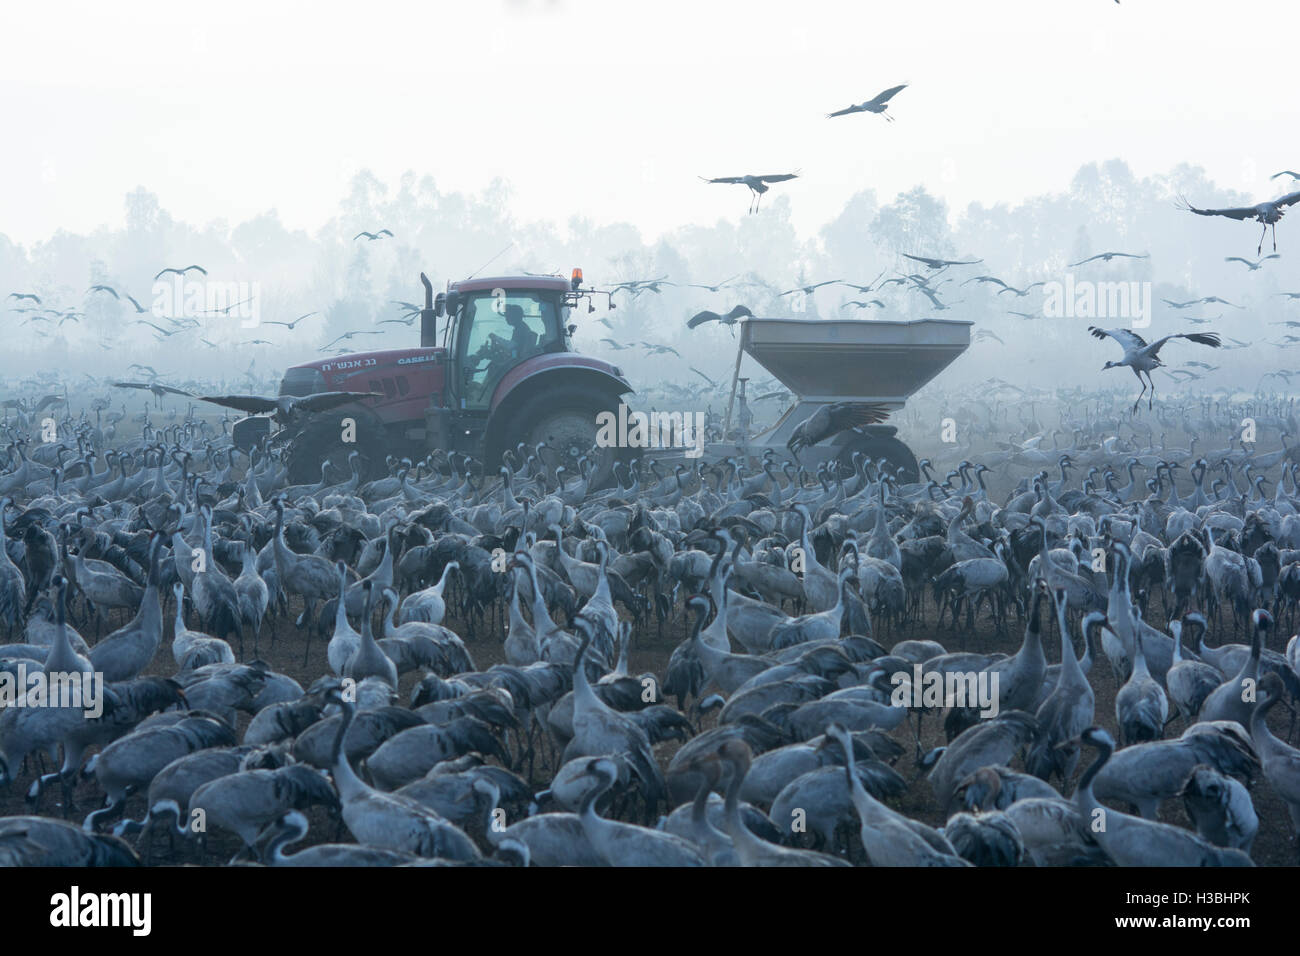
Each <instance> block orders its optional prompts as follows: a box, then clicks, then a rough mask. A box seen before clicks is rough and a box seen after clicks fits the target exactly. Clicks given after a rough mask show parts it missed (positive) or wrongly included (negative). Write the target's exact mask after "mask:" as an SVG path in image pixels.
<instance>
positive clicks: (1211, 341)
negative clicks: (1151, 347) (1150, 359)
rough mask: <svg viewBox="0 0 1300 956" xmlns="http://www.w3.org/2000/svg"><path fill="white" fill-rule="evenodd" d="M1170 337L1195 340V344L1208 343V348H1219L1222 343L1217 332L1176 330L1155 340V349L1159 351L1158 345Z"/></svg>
mask: <svg viewBox="0 0 1300 956" xmlns="http://www.w3.org/2000/svg"><path fill="white" fill-rule="evenodd" d="M1170 339H1187V341H1189V342H1195V343H1196V344H1197V345H1208V346H1210V348H1215V349H1217V348H1221V347H1222V345H1223V343H1222V342H1221V341H1220V340H1219V333H1218V332H1177V333H1175V334H1173V335H1166V336H1165V337H1164V338H1163V339H1157V340H1156V347H1155V351H1157V352H1159V351H1160V346H1162V345H1164V344H1165V343H1166V342H1168V341H1169V340H1170Z"/></svg>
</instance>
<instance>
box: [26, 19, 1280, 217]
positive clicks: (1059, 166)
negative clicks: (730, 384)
mask: <svg viewBox="0 0 1300 956" xmlns="http://www.w3.org/2000/svg"><path fill="white" fill-rule="evenodd" d="M187 8H188V9H187ZM1298 19H1300V12H1297V8H1295V7H1294V5H1293V4H1287V3H1283V2H1276V3H1268V2H1242V0H1239V2H1235V3H1230V4H1225V3H1223V2H1208V0H1160V2H1157V0H1124V4H1123V6H1118V5H1116V4H1115V3H1113V2H1112V0H989V2H973V0H904V2H870V3H868V2H861V0H856V2H854V0H839V2H819V0H799V2H797V3H796V2H788V0H787V2H768V0H745V2H735V3H733V2H717V0H695V2H679V0H656V2H642V3H630V2H622V0H604V2H600V0H594V2H578V0H480V2H465V3H441V2H432V3H431V2H403V3H396V2H387V0H366V2H364V3H356V2H347V3H340V2H333V0H326V2H280V0H259V2H245V0H226V2H223V3H220V4H216V3H213V4H205V5H203V6H201V7H200V6H199V5H195V4H185V5H183V4H178V3H176V2H174V0H171V2H152V0H150V2H129V3H125V4H112V3H103V2H102V0H101V2H94V3H88V2H87V3H81V2H78V3H60V2H47V0H43V2H39V3H24V4H21V5H18V4H15V3H6V4H4V6H3V7H0V37H3V42H4V55H3V57H0V115H3V116H4V118H5V120H4V129H5V131H6V132H5V143H4V146H3V148H2V149H0V182H3V183H4V184H5V187H4V188H3V189H0V232H2V233H4V234H6V235H8V236H9V237H10V238H11V239H14V240H16V241H19V242H31V241H34V240H39V239H43V238H46V237H48V236H50V235H51V234H52V233H54V232H55V231H56V230H58V229H67V230H72V231H78V232H82V231H89V230H92V229H94V228H95V227H96V226H99V225H103V224H111V225H117V224H119V223H120V222H121V221H122V217H123V208H124V207H123V196H124V194H125V193H126V192H128V191H129V190H130V189H132V188H134V187H135V186H137V185H143V186H145V187H146V188H148V189H150V190H152V191H153V192H155V193H157V194H158V196H159V198H160V201H161V203H162V205H163V207H164V208H165V209H167V210H168V211H169V212H171V213H172V215H174V216H176V217H178V218H181V219H184V220H187V221H190V222H193V223H205V222H208V221H210V220H212V219H216V218H225V219H226V220H228V221H229V222H230V223H231V224H234V223H237V222H239V221H242V220H245V219H247V218H250V217H252V216H254V215H256V214H259V213H262V212H265V211H266V210H269V209H273V208H274V209H276V210H278V212H279V214H280V216H281V218H282V220H283V221H284V222H285V223H286V224H287V225H288V226H290V227H295V228H305V229H308V230H315V229H316V228H318V227H319V226H321V225H322V224H323V223H324V222H325V221H326V220H328V219H329V218H330V217H331V216H333V215H334V214H335V212H336V211H337V208H338V202H339V200H340V199H341V198H342V196H343V195H344V193H345V190H346V186H347V183H348V180H349V179H350V178H351V176H352V175H353V173H355V172H356V171H357V170H358V169H360V168H369V169H370V170H372V171H373V172H374V173H375V174H376V175H378V176H379V177H380V178H381V179H383V180H385V181H387V182H389V183H390V185H395V183H396V179H397V177H398V176H399V175H400V174H401V173H402V172H404V171H406V170H408V169H409V170H414V171H415V172H416V173H418V174H421V175H423V174H430V175H432V176H433V177H434V178H435V179H436V181H437V183H438V185H439V187H440V188H441V189H443V190H453V189H459V190H468V191H477V190H479V189H481V188H482V187H483V186H485V185H486V184H487V183H488V182H490V180H491V179H492V178H493V177H495V176H502V177H505V178H506V179H508V180H509V181H510V183H511V185H512V186H513V190H514V196H515V200H516V202H517V215H518V216H519V218H520V219H522V220H525V221H527V220H534V219H554V220H557V221H559V222H564V221H565V220H566V219H567V218H568V217H569V216H570V215H574V214H577V215H582V216H585V217H588V218H590V219H592V220H595V221H596V222H609V221H626V222H631V223H633V224H635V225H636V226H637V227H639V228H640V229H641V230H642V233H643V235H645V236H646V237H647V238H649V237H653V236H655V235H658V234H659V233H661V232H664V231H666V230H669V229H672V228H674V227H677V226H680V225H684V224H688V223H692V222H704V223H711V222H713V221H715V220H716V219H717V218H719V217H729V218H732V217H736V216H739V215H743V214H744V211H745V208H746V205H747V203H748V194H747V193H746V191H745V190H744V189H743V188H742V187H739V186H706V185H705V184H703V183H701V182H700V181H699V180H698V179H697V178H696V177H697V176H701V175H707V176H722V175H734V174H742V173H747V172H748V173H775V172H786V171H791V170H794V169H799V170H801V171H802V174H803V175H802V178H801V179H799V180H796V181H794V182H792V183H788V184H784V185H781V186H777V187H775V189H780V190H781V191H782V192H784V193H785V194H787V195H789V196H790V199H791V202H792V205H793V209H794V216H795V224H796V226H797V227H798V229H799V230H800V231H801V232H803V233H805V234H807V233H811V232H813V231H815V230H816V229H817V228H818V227H820V226H821V225H822V224H823V223H825V222H826V221H827V220H828V219H830V218H832V217H833V216H834V215H835V214H836V213H837V212H838V211H839V210H840V208H841V207H842V206H843V204H844V202H845V200H846V199H847V198H848V197H849V196H851V195H852V194H853V193H855V192H857V191H859V190H861V189H863V188H867V187H871V188H874V189H875V190H876V191H877V194H878V196H879V197H880V198H881V200H882V201H888V200H889V199H891V198H892V197H893V196H894V195H895V194H896V193H898V192H900V191H903V190H906V189H910V188H911V187H913V186H915V185H917V184H924V185H925V186H926V187H927V188H928V189H929V190H930V191H931V192H933V193H935V194H938V195H940V196H942V197H943V198H945V199H946V200H948V202H949V204H950V207H952V208H955V209H958V210H960V209H961V208H963V207H964V206H965V205H966V204H967V203H968V202H971V201H974V200H979V201H982V202H985V203H994V202H999V201H1011V202H1014V201H1016V200H1018V199H1020V198H1023V197H1024V196H1026V195H1030V194H1034V193H1039V192H1044V191H1053V190H1061V189H1064V188H1066V187H1067V186H1068V184H1069V181H1070V178H1071V176H1072V175H1073V174H1074V172H1075V171H1076V170H1077V168H1078V167H1079V166H1080V165H1081V164H1082V163H1084V162H1088V161H1093V160H1105V159H1109V158H1113V157H1119V158H1122V159H1124V160H1126V161H1127V162H1128V163H1129V164H1130V165H1131V166H1132V167H1133V169H1134V171H1135V172H1136V173H1137V174H1138V175H1146V174H1149V173H1152V172H1163V171H1166V170H1168V169H1169V168H1171V167H1172V166H1173V165H1174V164H1176V163H1178V162H1182V161H1186V162H1191V163H1193V164H1196V165H1201V166H1204V167H1205V168H1206V169H1207V171H1208V172H1209V174H1210V176H1211V177H1212V178H1214V179H1215V180H1217V181H1218V182H1219V184H1220V185H1222V186H1225V187H1230V188H1235V189H1241V190H1244V191H1246V192H1248V193H1251V194H1254V195H1256V196H1257V197H1258V198H1260V199H1263V198H1270V197H1271V196H1273V195H1276V194H1278V193H1280V191H1281V189H1280V188H1279V187H1280V185H1281V183H1270V182H1269V181H1268V176H1269V175H1270V174H1271V173H1273V172H1276V171H1278V170H1281V169H1284V168H1288V167H1295V166H1296V165H1297V164H1300V142H1298V140H1297V133H1296V123H1295V119H1296V108H1295V91H1296V86H1295V64H1294V58H1295V54H1294V53H1292V52H1290V51H1289V49H1288V46H1289V42H1288V37H1290V36H1291V35H1292V34H1293V32H1294V26H1295V24H1296V22H1297V20H1298ZM903 82H907V83H910V84H912V85H911V86H910V87H909V88H908V89H906V90H904V91H902V92H901V93H900V94H899V95H898V96H897V97H895V99H894V101H893V104H892V106H891V110H890V112H891V114H893V115H895V116H896V118H897V122H894V123H887V122H885V121H884V119H883V118H882V117H879V116H873V115H870V114H858V115H853V116H847V117H842V118H838V119H835V120H828V119H826V118H825V117H824V114H825V113H827V112H829V111H831V110H834V109H839V108H841V107H843V106H847V105H848V104H849V103H855V102H861V101H862V100H865V99H869V98H871V97H872V96H874V95H875V94H876V93H877V92H879V91H880V90H882V89H884V88H886V87H889V86H893V85H895V84H897V83H903Z"/></svg>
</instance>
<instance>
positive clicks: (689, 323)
mask: <svg viewBox="0 0 1300 956" xmlns="http://www.w3.org/2000/svg"><path fill="white" fill-rule="evenodd" d="M720 321H722V316H720V315H718V313H716V312H710V311H708V310H707V309H705V310H704V311H703V312H697V313H696V314H695V315H693V316H691V317H690V318H689V319H687V320H686V327H687V328H688V329H693V328H696V327H697V326H701V325H703V324H704V323H705V322H720Z"/></svg>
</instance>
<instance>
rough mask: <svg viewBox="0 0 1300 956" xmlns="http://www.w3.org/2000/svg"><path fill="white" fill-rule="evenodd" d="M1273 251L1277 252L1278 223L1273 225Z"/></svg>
mask: <svg viewBox="0 0 1300 956" xmlns="http://www.w3.org/2000/svg"><path fill="white" fill-rule="evenodd" d="M1273 251H1274V252H1277V223H1273Z"/></svg>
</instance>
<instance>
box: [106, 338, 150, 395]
mask: <svg viewBox="0 0 1300 956" xmlns="http://www.w3.org/2000/svg"><path fill="white" fill-rule="evenodd" d="M146 324H147V323H146ZM113 387H114V388H148V387H149V385H148V383H147V382H114V383H113Z"/></svg>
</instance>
